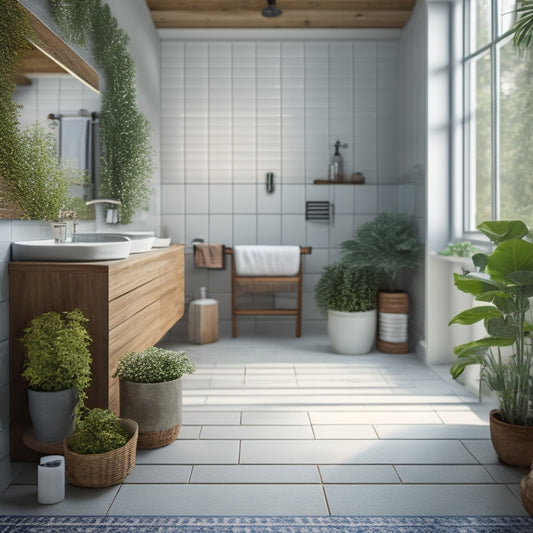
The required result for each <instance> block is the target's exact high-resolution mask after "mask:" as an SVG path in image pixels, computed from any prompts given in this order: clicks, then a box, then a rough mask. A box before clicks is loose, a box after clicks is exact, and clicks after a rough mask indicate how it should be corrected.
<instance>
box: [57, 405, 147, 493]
mask: <svg viewBox="0 0 533 533" xmlns="http://www.w3.org/2000/svg"><path fill="white" fill-rule="evenodd" d="M137 434H138V427H137V423H136V422H135V421H134V420H129V419H119V418H117V416H116V415H115V414H114V413H113V412H111V411H109V410H107V409H99V408H94V409H90V410H89V411H88V412H87V414H86V416H85V417H84V418H83V419H82V420H81V421H80V422H79V423H78V424H77V426H76V431H75V432H74V433H73V434H72V435H71V436H70V437H69V438H68V439H65V440H64V441H63V453H64V455H65V472H66V474H67V476H68V477H69V479H70V481H71V483H72V484H73V485H76V486H78V487H109V486H110V485H116V484H117V483H121V482H122V481H123V480H124V478H125V477H126V476H127V475H128V474H129V473H130V472H131V470H132V469H133V467H134V466H135V457H136V449H137Z"/></svg>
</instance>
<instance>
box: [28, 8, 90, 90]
mask: <svg viewBox="0 0 533 533" xmlns="http://www.w3.org/2000/svg"><path fill="white" fill-rule="evenodd" d="M24 9H26V11H27V13H28V15H29V18H30V23H31V27H32V29H33V31H34V32H35V34H36V36H37V38H36V39H35V42H32V44H33V45H34V46H35V47H36V48H38V49H39V50H40V51H41V52H43V53H44V54H46V55H47V56H48V57H49V58H50V59H52V60H53V61H55V62H56V63H57V64H58V65H59V66H60V67H61V68H62V69H64V70H66V71H67V72H68V73H69V74H72V75H73V76H75V77H76V78H78V79H79V80H80V81H81V82H82V83H84V84H85V85H87V86H89V87H90V88H91V89H93V90H95V91H96V92H100V81H99V79H98V73H97V72H96V70H94V69H93V68H92V67H91V66H90V65H89V64H88V63H87V62H86V61H85V60H84V59H82V58H81V57H80V56H79V55H78V54H77V53H76V52H75V51H74V50H72V48H70V46H69V45H68V44H66V43H65V42H64V41H63V40H61V39H60V38H59V37H58V36H57V35H56V34H55V33H54V32H53V31H52V30H50V29H49V28H48V26H46V25H45V24H43V23H42V22H41V20H39V19H38V18H37V17H36V16H35V15H34V14H33V13H32V12H31V11H29V10H28V9H27V8H24Z"/></svg>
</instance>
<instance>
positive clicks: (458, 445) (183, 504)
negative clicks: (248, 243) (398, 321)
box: [0, 336, 526, 515]
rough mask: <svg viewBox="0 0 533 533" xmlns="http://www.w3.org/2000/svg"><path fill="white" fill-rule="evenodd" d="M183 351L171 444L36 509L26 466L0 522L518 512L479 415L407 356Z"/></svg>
mask: <svg viewBox="0 0 533 533" xmlns="http://www.w3.org/2000/svg"><path fill="white" fill-rule="evenodd" d="M165 345H166V346H168V347H172V348H180V349H185V350H186V351H187V352H188V354H189V356H190V358H191V359H193V361H194V362H195V363H196V364H197V372H196V373H195V374H194V375H192V376H188V377H186V378H185V392H184V417H183V418H184V419H183V426H182V429H181V432H180V435H179V438H178V440H177V441H176V442H175V443H174V444H172V445H170V446H167V447H165V448H160V449H157V450H144V451H139V452H138V455H137V465H136V467H135V469H134V470H133V472H132V473H131V474H130V475H129V476H128V478H127V479H126V481H125V483H124V484H122V485H120V486H116V487H110V488H106V489H80V488H76V487H71V486H69V487H67V498H66V499H65V501H64V502H62V503H59V504H56V505H51V506H43V505H38V504H37V503H36V486H35V478H36V472H35V471H36V467H35V465H24V466H25V468H24V469H23V470H22V472H21V474H20V475H19V476H18V477H17V479H16V480H15V482H14V483H13V484H12V485H11V486H10V487H9V488H8V490H7V491H6V492H5V493H4V494H3V495H2V496H1V497H0V513H2V514H20V513H25V514H57V515H59V514H92V515H94V514H96V515H105V514H111V515H115V514H118V515H121V514H149V515H154V514H155V515H157V514H164V515H327V514H332V515H525V514H526V513H525V511H524V509H523V507H522V505H521V503H520V487H519V482H520V478H521V477H522V475H523V473H524V472H523V471H521V470H518V469H513V468H509V467H506V466H504V465H502V464H500V463H498V460H497V458H496V455H495V454H494V451H493V450H492V446H491V444H490V440H489V430H488V426H487V415H488V412H489V410H490V409H491V408H492V407H493V404H492V402H486V403H482V404H480V403H477V402H476V401H475V400H474V399H473V398H472V397H471V396H470V395H469V394H468V393H467V392H466V391H464V390H463V389H462V388H461V387H460V386H459V385H457V384H456V383H454V382H453V381H452V380H451V378H448V377H447V369H446V368H438V369H430V368H427V367H425V366H424V365H423V364H422V363H421V362H420V361H418V360H417V359H416V358H415V357H414V356H412V355H390V354H382V353H372V354H369V355H365V356H341V355H335V354H332V353H330V349H329V344H328V341H327V338H326V337H325V336H304V337H302V338H301V339H295V338H282V339H277V338H263V339H258V338H238V339H221V340H220V341H219V342H217V343H214V344H209V345H204V346H188V345H186V344H183V343H182V344H180V343H172V342H166V343H165Z"/></svg>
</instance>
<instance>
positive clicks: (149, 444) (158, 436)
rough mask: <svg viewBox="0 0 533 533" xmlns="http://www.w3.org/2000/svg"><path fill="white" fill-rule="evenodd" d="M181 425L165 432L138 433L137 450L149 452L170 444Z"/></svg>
mask: <svg viewBox="0 0 533 533" xmlns="http://www.w3.org/2000/svg"><path fill="white" fill-rule="evenodd" d="M180 428H181V425H178V426H174V427H172V428H170V429H167V430H166V431H140V432H139V438H138V439H137V448H138V449H139V450H151V449H153V448H161V446H168V445H169V444H172V443H173V442H174V441H175V440H176V439H177V438H178V433H179V432H180Z"/></svg>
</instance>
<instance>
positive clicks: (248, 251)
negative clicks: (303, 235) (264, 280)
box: [234, 245, 300, 276]
mask: <svg viewBox="0 0 533 533" xmlns="http://www.w3.org/2000/svg"><path fill="white" fill-rule="evenodd" d="M234 255H235V271H236V274H237V275H238V276H296V274H298V271H299V270H300V247H299V246H268V245H267V246H254V245H250V246H235V248H234Z"/></svg>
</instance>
